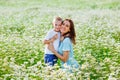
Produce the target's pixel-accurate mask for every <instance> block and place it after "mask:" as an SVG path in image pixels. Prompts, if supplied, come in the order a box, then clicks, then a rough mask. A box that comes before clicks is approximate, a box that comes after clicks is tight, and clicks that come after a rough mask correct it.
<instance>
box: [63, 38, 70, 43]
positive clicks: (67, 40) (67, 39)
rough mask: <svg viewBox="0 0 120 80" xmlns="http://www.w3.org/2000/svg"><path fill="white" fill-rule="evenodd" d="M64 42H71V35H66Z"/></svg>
mask: <svg viewBox="0 0 120 80" xmlns="http://www.w3.org/2000/svg"><path fill="white" fill-rule="evenodd" d="M63 43H71V40H70V38H69V37H65V38H64V40H63Z"/></svg>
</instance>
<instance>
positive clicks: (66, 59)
mask: <svg viewBox="0 0 120 80" xmlns="http://www.w3.org/2000/svg"><path fill="white" fill-rule="evenodd" d="M60 31H61V35H62V37H63V39H62V40H61V43H60V46H59V50H58V52H57V51H56V50H55V49H54V47H53V45H49V46H48V48H49V50H51V51H52V52H53V53H54V54H55V55H56V56H57V57H58V58H59V59H60V60H61V61H62V62H61V63H62V67H63V68H65V66H64V64H66V65H67V66H69V67H70V68H78V67H79V65H78V63H77V61H76V60H75V59H74V55H73V46H72V43H73V44H75V37H76V34H75V29H74V24H73V21H72V20H71V19H65V20H64V21H63V24H62V26H61V29H60Z"/></svg>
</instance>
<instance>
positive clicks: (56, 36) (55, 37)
mask: <svg viewBox="0 0 120 80" xmlns="http://www.w3.org/2000/svg"><path fill="white" fill-rule="evenodd" d="M57 38H58V35H57V34H56V35H54V36H53V37H52V38H51V39H50V40H51V42H54V41H55V40H56V39H57Z"/></svg>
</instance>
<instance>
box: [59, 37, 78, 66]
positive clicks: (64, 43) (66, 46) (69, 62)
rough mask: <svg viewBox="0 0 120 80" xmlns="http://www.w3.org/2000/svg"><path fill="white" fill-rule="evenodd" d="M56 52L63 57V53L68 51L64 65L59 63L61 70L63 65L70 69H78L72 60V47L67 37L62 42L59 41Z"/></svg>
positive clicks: (75, 62) (76, 63)
mask: <svg viewBox="0 0 120 80" xmlns="http://www.w3.org/2000/svg"><path fill="white" fill-rule="evenodd" d="M58 51H59V53H60V54H61V55H63V52H64V51H69V58H68V60H67V61H66V62H65V63H64V62H63V61H61V66H62V68H64V64H65V65H67V66H69V67H71V68H78V67H79V65H78V62H77V61H76V60H75V59H74V54H73V46H72V42H71V40H70V38H69V37H66V38H65V39H64V40H63V41H61V43H60V46H59V50H58Z"/></svg>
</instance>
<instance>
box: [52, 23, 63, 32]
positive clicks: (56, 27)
mask: <svg viewBox="0 0 120 80" xmlns="http://www.w3.org/2000/svg"><path fill="white" fill-rule="evenodd" d="M61 25H62V21H55V22H54V23H53V26H54V30H55V31H56V32H59V31H60V28H61Z"/></svg>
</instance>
